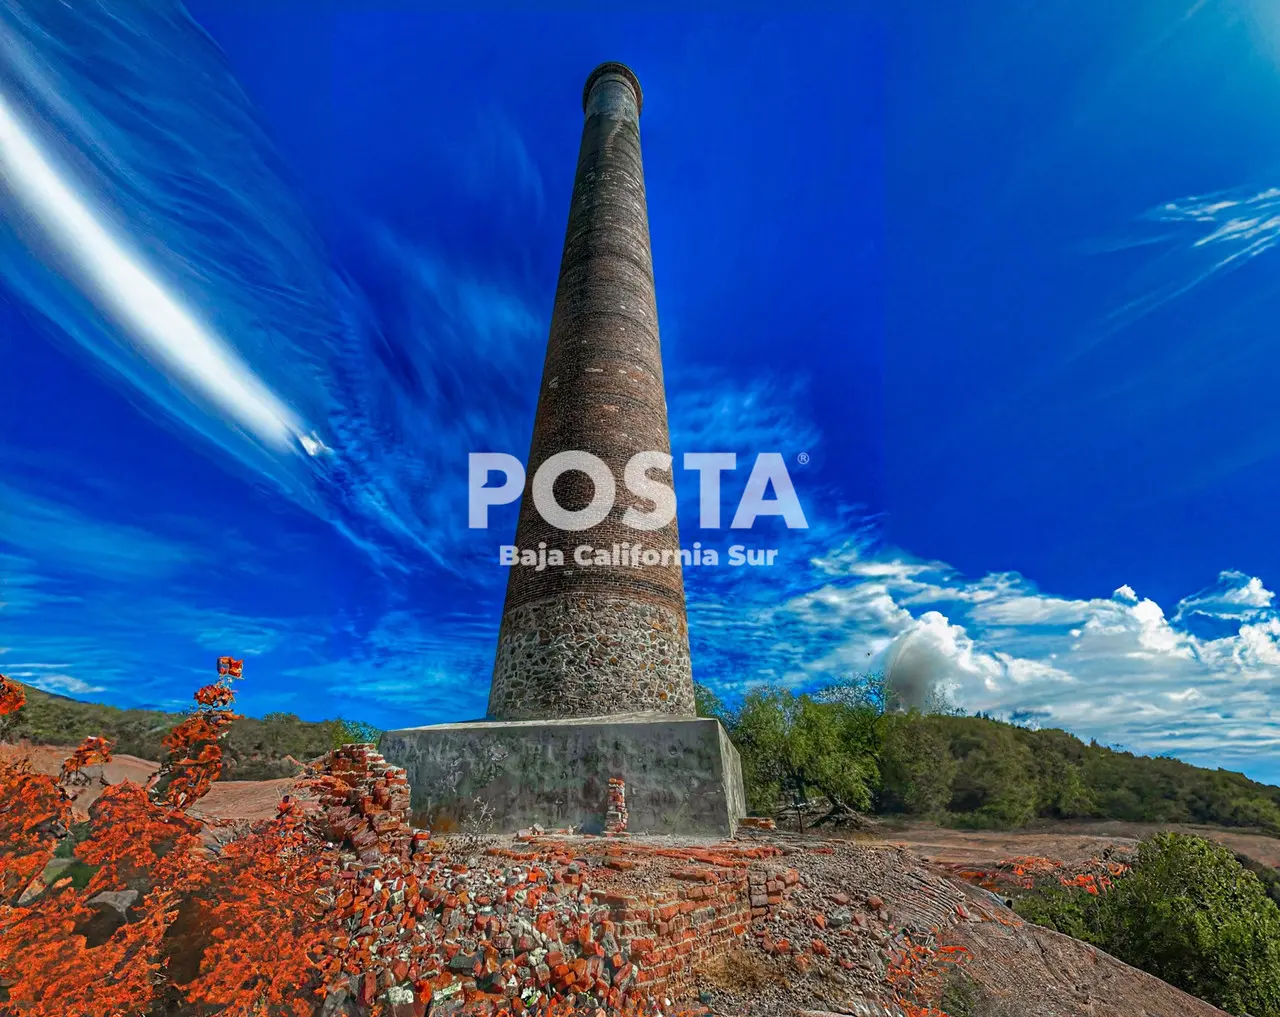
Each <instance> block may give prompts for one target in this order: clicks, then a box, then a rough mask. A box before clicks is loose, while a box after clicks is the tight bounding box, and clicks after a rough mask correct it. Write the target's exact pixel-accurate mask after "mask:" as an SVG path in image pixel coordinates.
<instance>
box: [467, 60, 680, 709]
mask: <svg viewBox="0 0 1280 1017" xmlns="http://www.w3.org/2000/svg"><path fill="white" fill-rule="evenodd" d="M641 102H642V98H641V91H640V83H639V82H638V81H637V80H636V77H635V75H634V74H633V73H632V72H631V70H630V69H629V68H627V67H625V66H623V65H622V64H617V63H606V64H601V65H600V66H599V67H597V68H596V69H595V71H593V72H592V74H591V75H590V77H589V78H588V79H587V83H586V86H585V88H584V90H583V99H582V105H583V112H584V115H585V122H584V124H583V128H582V144H581V148H580V150H579V154H578V168H577V175H576V177H575V178H574V186H573V200H572V203H571V205H570V209H569V226H568V230H567V232H566V234H565V242H564V253H563V256H562V259H561V264H560V278H559V283H558V286H557V288H556V300H555V308H554V311H553V313H552V319H551V335H550V338H549V340H548V343H547V354H546V360H545V361H544V364H543V369H542V387H541V390H540V392H539V396H538V410H537V417H536V419H535V421H534V430H533V442H532V445H531V447H530V450H529V458H528V460H527V463H526V475H527V481H526V487H525V491H524V497H523V499H522V501H521V506H520V516H519V522H518V525H517V528H516V540H515V543H516V545H517V546H518V547H520V548H538V547H539V546H540V545H541V544H545V545H546V547H547V549H557V548H558V549H560V550H561V551H563V552H564V557H565V564H564V565H563V566H560V567H557V566H549V567H548V568H546V569H545V570H543V571H535V570H534V569H532V568H526V567H521V566H512V568H511V574H510V577H509V580H508V585H507V598H506V604H505V607H504V609H503V615H502V627H501V631H500V634H499V639H498V651H497V657H496V661H495V664H494V670H493V684H492V686H491V689H490V695H489V717H490V718H491V719H494V720H535V719H543V718H567V717H591V716H607V715H618V714H634V713H666V714H674V715H677V716H685V717H692V716H694V712H695V711H694V698H693V676H692V671H691V667H690V661H689V634H688V629H687V625H686V621H685V601H684V583H683V577H682V574H681V569H680V562H679V559H678V556H677V555H669V556H668V557H669V559H674V560H673V561H671V563H670V564H667V565H662V564H658V565H640V566H633V565H629V564H619V565H592V566H589V567H582V566H580V565H577V564H575V562H574V560H573V549H574V548H576V547H578V546H580V545H589V546H591V547H593V548H604V549H612V547H613V546H614V545H615V544H616V545H623V544H630V545H634V544H636V543H637V542H638V543H640V544H642V545H643V546H644V547H645V548H650V549H653V550H655V551H658V552H661V551H663V550H667V551H678V549H679V546H680V542H679V536H678V533H677V528H676V521H675V519H674V518H673V519H672V521H671V522H670V523H669V524H667V525H666V526H665V527H664V528H662V529H658V530H651V531H640V530H636V529H633V528H631V527H629V526H627V525H625V524H624V523H623V522H622V516H623V514H624V513H625V512H626V510H627V509H628V508H629V507H631V506H632V505H635V506H636V507H637V509H639V510H640V511H645V512H647V511H649V510H650V509H651V508H652V507H653V506H652V503H650V502H648V501H645V500H642V499H638V498H636V497H635V496H633V495H632V494H631V493H630V492H629V491H628V489H627V486H626V485H625V484H624V483H623V470H624V468H625V466H626V464H627V462H628V461H629V460H630V459H631V457H632V456H633V455H635V454H636V453H637V452H650V451H657V452H663V453H670V439H669V436H668V432H667V410H666V398H665V394H664V390H663V379H662V357H661V351H660V349H659V344H658V316H657V306H656V302H655V298H654V286H653V264H652V257H651V253H650V248H649V223H648V216H647V213H646V207H645V191H644V173H643V169H642V166H641V162H640V107H641ZM564 451H584V452H590V453H592V454H593V455H596V456H598V457H599V458H600V459H602V460H603V461H604V462H605V463H606V464H608V466H609V467H610V469H611V471H612V473H613V475H614V479H615V482H616V489H617V497H616V500H615V503H614V507H613V510H612V511H611V512H610V513H609V515H608V516H607V518H605V519H604V520H603V521H602V522H600V523H599V524H597V525H595V526H593V527H591V528H589V529H585V530H579V531H575V532H566V531H563V530H559V529H556V528H555V527H553V526H552V525H550V524H549V523H547V522H545V521H544V520H543V519H542V518H541V516H540V515H539V513H538V512H537V510H536V509H535V507H534V504H533V497H532V493H531V492H532V487H533V478H534V476H535V474H536V472H537V469H538V467H539V466H541V465H542V463H543V462H544V461H546V460H547V459H548V458H549V457H551V456H552V455H555V454H556V453H559V452H564ZM649 476H650V477H652V478H653V479H655V480H661V481H662V482H663V483H666V484H668V485H669V484H671V482H672V475H671V470H670V469H668V470H666V471H664V472H659V471H657V470H653V471H650V473H649ZM554 490H555V494H556V499H557V501H558V503H559V504H560V505H561V506H563V507H564V508H565V509H568V510H570V511H573V510H578V509H581V508H583V507H585V506H586V505H587V504H588V503H590V501H591V499H592V496H593V494H594V490H595V488H594V484H593V482H592V480H591V479H590V478H589V477H588V476H587V475H586V474H584V473H579V472H568V473H565V474H563V475H562V476H561V478H560V479H559V481H558V482H557V483H556V485H555V488H554Z"/></svg>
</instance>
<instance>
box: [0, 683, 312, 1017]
mask: <svg viewBox="0 0 1280 1017" xmlns="http://www.w3.org/2000/svg"><path fill="white" fill-rule="evenodd" d="M236 663H238V662H236ZM220 665H221V661H220ZM220 670H222V668H221V666H220ZM235 670H239V669H238V668H237V669H235ZM231 671H232V669H231V668H227V674H226V675H225V677H224V678H222V679H220V680H219V681H218V682H217V683H215V684H214V685H211V686H206V687H205V688H203V689H201V690H199V692H197V693H196V703H197V709H196V711H195V712H194V713H193V715H192V716H191V717H189V718H187V720H185V721H183V723H181V724H179V725H178V727H177V728H175V729H174V731H173V732H171V733H170V735H169V737H168V738H167V739H166V742H165V744H166V747H167V748H168V749H169V756H168V758H167V759H166V760H165V762H164V765H163V766H162V768H161V773H160V775H159V776H158V779H156V780H154V781H153V782H152V786H151V788H150V789H146V788H142V787H139V786H138V785H136V784H133V783H130V782H127V781H126V782H123V783H120V784H115V785H111V786H109V787H107V788H105V789H104V791H103V792H102V794H101V796H100V797H99V798H98V800H97V801H95V802H94V803H93V805H92V806H91V807H90V809H89V822H88V828H87V836H86V837H85V839H84V840H83V841H82V843H80V844H79V845H78V846H77V847H76V849H75V856H76V858H77V859H78V860H79V861H80V862H82V863H83V864H84V865H86V866H88V867H90V869H91V870H92V874H91V875H90V876H89V878H88V882H87V884H86V885H84V886H83V888H82V889H76V888H75V887H74V886H73V885H71V882H72V881H71V880H68V879H62V880H55V881H54V884H53V886H52V887H46V886H45V885H44V881H43V880H42V879H41V873H42V872H43V871H44V870H45V868H46V866H47V865H48V863H49V861H50V859H51V858H52V856H53V853H54V850H55V848H56V846H57V843H58V841H59V839H60V838H61V837H65V836H66V835H67V833H68V828H69V824H70V821H71V799H70V797H69V796H68V795H67V794H66V792H65V791H64V790H63V788H62V787H61V786H60V785H59V782H58V781H55V780H54V779H53V778H52V777H48V776H45V775H43V774H38V773H35V772H34V771H33V770H32V768H31V766H30V765H29V763H27V762H26V761H21V760H20V761H17V762H14V761H10V760H6V759H0V1015H2V1017H10V1015H14V1017H16V1015H19V1014H20V1015H21V1017H144V1015H147V1017H151V1015H154V1017H159V1015H161V1014H165V1015H168V1014H173V1013H192V1014H194V1013H199V1014H202V1015H204V1014H209V1015H213V1014H218V1015H220V1017H239V1015H243V1017H304V1015H306V1014H309V1013H312V1012H314V1011H315V1009H316V1008H317V1005H318V997H317V996H316V994H315V993H314V991H313V990H314V987H315V986H316V985H318V984H319V981H320V970H319V967H318V965H317V962H316V959H315V957H316V955H318V953H319V949H320V945H321V940H322V938H323V935H324V934H325V932H326V931H328V930H327V926H326V925H325V908H324V898H323V895H322V894H321V892H320V891H321V890H322V889H323V888H324V887H325V886H327V885H328V884H329V882H330V879H331V877H330V871H329V864H330V862H329V860H328V859H327V857H326V855H325V849H324V844H323V842H322V841H321V840H319V838H316V837H308V835H307V834H306V832H305V830H304V828H303V823H302V820H301V817H300V814H299V813H298V811H297V809H296V807H294V806H293V805H292V804H291V803H290V804H288V805H286V807H284V808H283V809H282V810H281V813H280V815H279V816H278V817H277V818H276V819H275V820H273V821H272V822H269V823H265V824H260V825H259V826H258V827H257V828H256V829H251V830H250V831H249V832H248V833H247V834H246V835H245V836H243V837H242V838H240V839H239V840H236V841H233V842H232V843H231V844H229V845H226V846H224V847H223V850H222V852H221V854H220V855H214V854H213V853H212V852H210V850H209V849H208V848H207V847H206V846H205V845H204V842H203V838H202V834H203V833H204V828H203V825H202V823H201V822H200V821H199V820H197V819H196V818H194V817H192V816H189V815H187V813H186V809H187V808H188V807H189V806H190V805H192V804H193V803H194V802H196V801H197V800H198V799H199V798H200V796H201V795H203V794H204V793H205V791H207V790H208V788H209V785H210V783H211V782H212V780H213V779H214V777H216V776H217V773H218V769H219V767H220V764H221V751H220V747H219V746H218V744H217V740H218V739H219V738H220V737H221V735H222V734H223V733H225V731H226V728H227V727H228V726H229V724H230V722H231V720H232V719H234V714H232V713H231V711H230V709H229V707H230V705H231V703H232V702H233V700H234V692H233V691H232V690H231V688H230V686H229V685H228V683H227V682H228V679H229V678H230V677H231ZM110 748H111V747H110V745H109V744H108V743H107V742H105V741H104V740H102V739H94V738H90V739H88V740H86V742H85V743H84V744H82V745H81V746H80V747H79V748H78V749H77V750H76V752H75V753H73V755H72V756H71V758H69V759H68V760H67V761H66V763H65V764H64V765H63V768H62V778H61V779H64V780H65V782H66V783H69V784H75V783H77V782H78V781H79V780H80V778H81V775H82V772H83V769H84V767H86V766H89V765H92V764H93V763H98V762H105V761H107V760H109V758H110Z"/></svg>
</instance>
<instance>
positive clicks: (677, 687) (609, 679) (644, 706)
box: [489, 568, 695, 720]
mask: <svg viewBox="0 0 1280 1017" xmlns="http://www.w3.org/2000/svg"><path fill="white" fill-rule="evenodd" d="M635 571H636V572H646V571H648V570H647V569H644V568H641V569H636V570H635ZM614 586H615V587H616V586H617V584H616V583H615V584H614ZM691 674H692V671H691V667H690V662H689V632H688V626H687V624H686V621H685V614H684V610H683V608H681V609H680V610H674V609H672V608H671V607H667V606H664V605H661V604H657V603H654V602H651V601H645V600H642V599H639V598H638V597H635V598H630V597H622V596H618V595H616V593H615V594H610V595H600V594H587V593H578V594H574V595H572V596H567V597H562V598H557V599H554V600H546V601H539V602H538V603H535V604H523V605H520V606H518V607H512V608H509V609H508V611H507V613H506V614H505V615H504V618H503V624H502V630H501V633H500V635H499V637H498V653H497V659H496V661H495V663H494V669H493V685H492V686H491V689H490V694H489V715H490V716H491V717H494V718H501V719H502V720H536V719H539V718H545V717H598V716H606V715H610V714H618V713H642V712H652V713H672V714H676V715H678V716H683V717H691V716H693V715H694V713H695V707H694V695H693V681H692V679H691V677H690V676H691ZM620 705H622V706H625V707H626V709H625V710H623V709H620V708H619V706H620Z"/></svg>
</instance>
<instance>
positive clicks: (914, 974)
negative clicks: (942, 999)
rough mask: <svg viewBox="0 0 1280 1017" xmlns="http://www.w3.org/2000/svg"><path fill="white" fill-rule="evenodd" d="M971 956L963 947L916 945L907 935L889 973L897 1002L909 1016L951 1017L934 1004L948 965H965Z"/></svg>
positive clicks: (888, 981)
mask: <svg viewBox="0 0 1280 1017" xmlns="http://www.w3.org/2000/svg"><path fill="white" fill-rule="evenodd" d="M967 956H968V951H967V950H966V949H965V948H964V947H963V946H940V947H934V946H929V945H927V944H924V943H916V942H915V941H913V940H912V938H911V937H910V936H909V935H904V936H903V946H902V949H901V951H899V953H898V954H897V956H896V957H894V958H893V959H892V961H891V962H890V963H889V965H888V967H887V968H886V971H885V982H886V984H888V986H889V987H890V988H891V989H892V990H893V1001H894V1002H895V1003H897V1004H898V1006H900V1007H901V1008H902V1010H903V1012H904V1013H905V1014H906V1017H947V1014H946V1013H945V1012H943V1011H942V1010H939V1009H937V1008H936V1007H934V1006H933V1005H932V1001H935V1000H936V999H937V997H938V994H939V992H940V988H941V983H942V977H943V973H944V967H945V965H948V964H959V963H962V962H963V961H964V959H965V958H966V957H967ZM922 1001H923V1002H922Z"/></svg>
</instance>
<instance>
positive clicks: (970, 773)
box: [938, 718, 1037, 829]
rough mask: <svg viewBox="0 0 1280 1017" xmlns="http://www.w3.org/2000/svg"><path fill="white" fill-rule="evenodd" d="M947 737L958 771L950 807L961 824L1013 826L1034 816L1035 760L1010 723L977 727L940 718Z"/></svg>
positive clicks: (955, 818)
mask: <svg viewBox="0 0 1280 1017" xmlns="http://www.w3.org/2000/svg"><path fill="white" fill-rule="evenodd" d="M938 723H940V724H943V725H944V730H946V731H948V733H949V734H950V735H951V755H952V756H953V757H954V758H955V759H956V773H955V777H954V779H953V780H952V782H951V801H950V803H949V804H948V809H949V810H950V812H951V813H952V814H953V820H954V821H955V822H957V823H959V824H961V825H965V826H978V827H996V828H1003V829H1009V828H1016V827H1019V826H1024V825H1025V824H1026V823H1027V822H1029V821H1030V820H1031V819H1033V818H1034V817H1035V814H1036V805H1037V794H1036V792H1037V788H1036V779H1035V771H1036V761H1035V756H1034V754H1033V753H1032V751H1031V749H1030V748H1029V747H1028V746H1027V745H1025V744H1024V743H1023V742H1022V741H1021V740H1020V739H1019V738H1018V737H1017V735H1016V734H1015V731H1016V730H1018V729H1016V728H1014V727H1013V725H1010V724H992V723H985V724H981V725H978V726H975V725H973V724H971V723H969V719H968V718H939V719H938Z"/></svg>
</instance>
